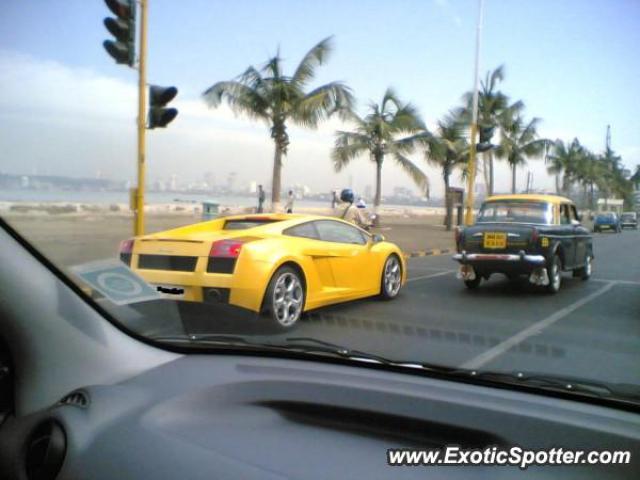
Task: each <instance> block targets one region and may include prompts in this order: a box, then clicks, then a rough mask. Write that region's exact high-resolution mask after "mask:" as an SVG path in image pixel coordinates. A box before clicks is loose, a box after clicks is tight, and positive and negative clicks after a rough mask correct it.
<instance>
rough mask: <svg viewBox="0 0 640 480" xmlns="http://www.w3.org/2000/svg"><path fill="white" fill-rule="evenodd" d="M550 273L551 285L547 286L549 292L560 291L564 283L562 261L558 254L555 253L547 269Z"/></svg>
mask: <svg viewBox="0 0 640 480" xmlns="http://www.w3.org/2000/svg"><path fill="white" fill-rule="evenodd" d="M547 273H548V274H549V285H547V286H546V290H547V292H548V293H558V291H559V290H560V285H561V284H562V262H561V261H560V257H559V256H558V255H554V256H553V258H552V259H551V262H550V263H549V267H548V270H547Z"/></svg>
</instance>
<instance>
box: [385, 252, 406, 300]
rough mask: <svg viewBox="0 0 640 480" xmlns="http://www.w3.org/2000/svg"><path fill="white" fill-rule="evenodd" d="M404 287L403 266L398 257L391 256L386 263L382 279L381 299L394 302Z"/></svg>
mask: <svg viewBox="0 0 640 480" xmlns="http://www.w3.org/2000/svg"><path fill="white" fill-rule="evenodd" d="M400 287H402V264H401V263H400V259H399V258H398V256H397V255H395V254H391V255H389V256H388V257H387V260H386V261H385V262H384V267H383V269H382V278H381V279H380V297H381V298H382V299H383V300H392V299H394V298H396V297H397V296H398V293H400Z"/></svg>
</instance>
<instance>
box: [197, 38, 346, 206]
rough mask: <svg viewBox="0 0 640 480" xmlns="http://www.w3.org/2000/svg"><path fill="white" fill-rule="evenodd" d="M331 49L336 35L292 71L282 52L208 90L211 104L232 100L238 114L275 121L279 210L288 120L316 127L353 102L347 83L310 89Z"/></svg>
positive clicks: (274, 189)
mask: <svg viewBox="0 0 640 480" xmlns="http://www.w3.org/2000/svg"><path fill="white" fill-rule="evenodd" d="M331 50H332V44H331V37H329V38H325V39H324V40H322V41H321V42H320V43H318V44H317V45H316V46H314V47H313V48H312V49H311V50H309V52H307V54H306V55H305V56H304V57H303V58H302V61H301V62H300V64H299V65H298V66H297V68H296V70H295V71H294V73H293V75H292V76H288V75H285V74H284V73H283V71H282V58H281V57H280V53H279V52H278V53H277V54H276V56H275V57H273V58H271V59H269V60H268V61H267V63H266V64H265V65H264V66H263V67H261V68H260V69H256V68H255V67H253V66H251V67H249V68H248V69H247V70H246V71H245V72H244V73H243V74H241V75H240V76H239V77H237V78H236V79H235V80H230V81H224V82H218V83H215V84H214V85H212V86H211V87H209V88H208V89H207V90H205V92H204V93H203V97H204V99H205V101H206V102H207V104H208V105H209V106H210V107H213V108H215V107H218V106H219V105H220V104H221V103H222V102H223V101H226V102H227V103H228V104H229V106H230V107H231V109H232V110H233V111H234V112H235V113H236V114H242V115H246V116H247V117H249V118H251V119H253V120H262V121H263V122H265V123H266V124H267V125H268V126H269V128H270V130H271V138H272V139H273V142H274V144H275V154H274V159H273V176H272V192H271V203H272V209H273V210H274V211H275V210H277V209H278V208H279V203H280V189H281V172H282V157H283V156H284V155H286V154H287V147H288V145H289V135H288V133H287V123H288V122H289V121H291V122H293V123H294V124H297V125H301V126H303V127H308V128H316V127H317V125H318V123H320V121H322V120H324V119H326V118H328V117H329V116H330V115H332V114H333V113H335V112H338V113H341V114H342V113H343V112H345V111H347V110H349V109H351V108H352V107H353V96H352V93H351V90H350V89H349V88H348V87H347V86H346V85H345V84H344V83H342V82H331V83H327V84H326V85H322V86H320V87H317V88H315V89H313V90H311V91H308V92H307V91H306V87H307V85H308V84H309V82H310V81H311V80H313V78H314V76H315V71H316V68H317V67H318V66H320V65H323V64H324V63H326V61H327V59H328V57H329V54H330V53H331Z"/></svg>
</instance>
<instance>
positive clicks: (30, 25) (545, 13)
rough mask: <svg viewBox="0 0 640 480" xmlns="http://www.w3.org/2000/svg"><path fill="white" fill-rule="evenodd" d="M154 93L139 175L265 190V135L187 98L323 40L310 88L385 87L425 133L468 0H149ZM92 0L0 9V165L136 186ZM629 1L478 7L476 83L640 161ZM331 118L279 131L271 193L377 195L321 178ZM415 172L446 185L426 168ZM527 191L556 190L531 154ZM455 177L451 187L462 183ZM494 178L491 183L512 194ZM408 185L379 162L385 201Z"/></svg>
mask: <svg viewBox="0 0 640 480" xmlns="http://www.w3.org/2000/svg"><path fill="white" fill-rule="evenodd" d="M148 3H149V69H148V79H149V81H150V83H156V84H159V85H175V86H177V87H178V88H179V90H180V94H179V96H178V98H177V99H176V101H175V102H174V105H175V106H176V107H177V108H178V109H179V110H180V114H179V116H178V118H177V119H176V120H175V121H174V122H173V123H172V124H171V125H170V126H169V127H168V128H167V129H166V130H161V129H160V130H156V131H152V132H149V135H148V172H149V176H150V178H151V179H154V178H166V177H168V176H169V175H171V174H178V175H179V176H181V177H183V178H190V179H201V178H202V176H203V175H204V173H205V172H212V173H213V174H214V175H215V177H216V179H217V180H218V181H219V182H223V181H224V179H225V178H226V176H227V175H228V174H229V173H230V172H237V175H238V180H239V181H240V182H248V181H250V180H257V181H258V182H263V183H265V184H268V183H269V179H270V171H271V162H272V157H273V146H272V143H271V141H270V138H269V133H268V130H267V128H266V127H265V126H264V125H262V124H257V123H254V122H252V121H250V120H247V119H245V118H236V117H234V116H233V114H232V113H231V112H229V111H228V110H227V109H224V108H223V109H218V110H209V109H207V108H206V106H205V105H204V104H203V102H202V100H201V97H200V95H201V93H202V91H203V90H204V89H206V88H207V87H208V86H210V85H211V84H213V83H214V82H216V81H219V80H226V79H231V78H233V77H235V76H236V75H238V74H239V73H241V72H242V71H243V70H244V69H246V67H247V66H248V65H251V64H253V65H257V66H259V65H261V64H262V63H263V62H264V61H265V60H266V59H267V58H268V57H269V56H270V55H273V54H274V53H275V52H276V50H277V48H278V47H280V50H281V53H282V56H283V58H284V59H285V61H286V66H287V68H288V69H289V71H291V70H292V69H293V68H294V67H295V65H296V64H297V62H298V61H299V60H300V58H301V57H302V55H303V54H304V53H305V52H306V51H307V50H308V49H309V48H310V47H311V46H313V45H314V44H316V43H317V42H318V41H319V40H321V39H322V38H324V37H326V36H329V35H335V39H334V41H335V51H334V53H333V56H332V57H331V59H330V61H329V63H328V64H327V65H326V66H323V67H321V68H320V70H319V71H318V73H319V75H318V77H317V84H320V83H324V82H327V81H331V80H343V81H345V82H346V83H347V84H348V85H349V86H351V87H352V88H353V90H354V92H355V94H356V96H357V98H358V99H359V106H360V110H361V111H364V109H365V108H366V105H367V103H368V102H369V101H370V100H377V99H379V98H380V97H381V96H382V94H383V92H384V90H385V88H386V87H387V86H393V87H394V88H395V89H396V90H397V92H398V93H399V95H400V96H401V97H402V98H403V99H405V100H409V101H411V102H413V103H414V104H415V105H417V106H418V108H419V109H420V111H421V113H422V115H423V117H424V118H425V120H426V121H427V123H428V124H430V125H433V124H434V122H435V121H436V120H437V119H438V118H439V117H441V116H442V115H443V114H445V113H446V112H447V111H448V110H449V109H450V108H452V107H454V106H456V105H458V104H459V101H460V96H461V95H462V93H464V92H465V91H467V90H469V89H470V87H471V84H472V76H473V71H472V68H473V52H474V42H475V30H474V26H475V20H476V14H477V1H476V0H415V1H410V0H405V1H402V0H398V1H393V2H391V1H388V0H367V1H365V0H360V1H355V0H340V1H330V0H324V1H321V2H311V1H300V0H298V1H295V0H290V1H284V0H281V1H270V0H254V1H249V0H246V1H242V0H237V1H226V2H222V1H217V0H183V1H179V2H178V1H169V0H148ZM108 15H109V12H108V10H107V7H106V6H105V4H104V2H103V1H101V0H65V1H60V0H3V1H2V14H1V16H0V145H2V153H1V154H0V171H1V172H9V173H32V172H34V171H37V172H39V173H47V174H64V175H77V176H94V175H95V174H96V172H97V171H98V170H99V171H101V173H102V174H103V175H104V176H107V177H112V178H131V179H133V178H134V171H135V168H134V167H135V115H136V72H135V71H134V70H132V69H129V68H126V67H123V66H119V65H116V64H115V63H114V62H113V61H112V60H111V58H110V57H109V56H108V55H107V54H106V52H105V51H104V49H103V47H102V42H103V40H105V39H107V38H109V34H108V32H107V31H106V29H105V28H104V26H103V25H102V20H103V18H104V17H105V16H108ZM639 45H640V1H638V0H588V1H586V0H549V1H544V0H536V1H523V0H485V24H484V29H483V44H482V55H481V70H482V71H483V72H484V71H486V70H488V69H490V68H495V67H497V66H498V65H500V64H505V65H506V80H505V82H504V83H503V85H502V87H501V88H502V89H503V90H504V91H505V92H506V93H508V94H509V95H510V96H511V97H512V98H513V99H522V100H524V102H525V103H526V105H527V111H526V112H527V114H528V115H529V116H538V117H542V119H543V122H542V124H541V127H540V131H541V133H542V134H543V135H544V136H546V137H549V138H558V137H559V138H562V139H564V140H570V139H572V138H573V137H574V136H577V137H578V138H580V140H581V141H582V142H583V143H584V144H585V145H587V146H588V147H590V148H592V149H594V150H596V151H599V150H601V149H602V148H603V146H604V139H605V131H606V125H607V124H611V127H612V139H613V147H614V149H615V150H616V151H618V152H619V153H620V154H621V155H622V156H623V160H624V162H625V163H626V165H627V166H629V167H630V168H631V167H633V166H634V165H636V164H638V163H640V138H639V134H640V120H638V115H637V110H638V107H639V106H640V62H639V60H638V58H639V57H638V46H639ZM336 128H340V124H339V122H338V121H336V120H332V121H330V122H328V123H326V124H324V125H323V126H322V127H321V128H320V129H319V130H317V131H310V130H301V129H297V128H292V129H291V146H290V151H289V156H288V157H287V159H286V161H285V168H284V174H283V175H284V178H283V180H284V185H289V184H293V183H300V184H307V185H309V186H311V188H312V189H314V190H328V189H330V188H338V187H341V186H343V185H345V184H346V183H347V182H348V177H349V175H352V176H353V177H354V183H355V186H356V188H358V189H363V188H364V185H366V184H373V179H374V169H373V166H372V164H371V163H370V162H369V160H368V159H366V158H363V159H361V160H359V161H357V162H356V163H354V164H353V166H352V167H351V168H350V169H349V170H348V171H347V172H345V173H344V174H341V175H339V176H338V175H336V174H334V173H333V169H332V165H331V162H330V160H329V152H330V149H331V147H332V145H333V132H334V131H335V130H336ZM414 160H415V161H416V162H417V163H418V164H419V165H421V166H424V168H425V171H426V172H427V173H428V175H429V176H430V178H431V183H432V190H433V191H434V193H435V194H436V195H438V194H440V193H441V191H442V186H441V180H440V177H439V174H438V172H437V171H436V170H434V169H432V168H430V167H427V166H426V163H425V162H424V160H423V159H422V158H421V157H420V156H419V155H416V156H414ZM527 170H531V171H533V172H534V175H535V186H536V187H548V188H550V187H551V186H552V185H553V181H552V180H551V179H550V178H549V177H548V176H547V175H546V174H545V168H544V165H543V164H542V162H541V161H540V160H539V159H534V160H531V161H530V162H529V165H528V166H526V167H525V168H523V169H522V172H521V173H520V177H519V178H520V184H521V185H522V184H523V183H524V177H525V175H526V171H527ZM457 177H458V176H457V175H456V178H455V181H456V182H459V179H458V178H457ZM509 178H510V176H509V172H508V170H507V168H506V166H504V165H502V164H501V166H500V167H499V169H498V181H497V184H498V189H502V190H505V189H507V188H508V182H509ZM397 185H404V186H410V181H409V180H408V178H407V177H405V176H404V175H403V174H402V173H401V172H400V171H399V170H398V169H397V168H396V167H395V166H393V165H392V163H391V162H390V161H389V162H388V163H387V164H386V165H385V169H384V190H385V191H390V190H391V188H392V187H394V186H397Z"/></svg>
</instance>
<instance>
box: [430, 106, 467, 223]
mask: <svg viewBox="0 0 640 480" xmlns="http://www.w3.org/2000/svg"><path fill="white" fill-rule="evenodd" d="M422 142H423V143H424V146H425V157H426V159H427V162H429V163H430V164H431V165H434V166H436V167H438V168H440V170H441V171H442V180H443V181H444V191H445V207H446V214H445V225H446V228H447V230H451V220H452V217H453V205H452V199H451V196H450V195H448V192H449V183H450V179H451V174H452V173H453V171H454V170H455V169H456V168H458V167H461V168H463V175H464V174H465V172H464V166H465V165H466V164H467V159H468V154H469V143H468V142H467V138H466V135H465V127H464V124H463V122H462V121H461V119H460V117H459V115H458V114H457V113H456V112H450V113H449V115H447V116H446V117H445V118H444V119H443V120H440V121H439V122H438V126H437V129H436V132H435V133H430V132H425V134H423V139H422Z"/></svg>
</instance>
